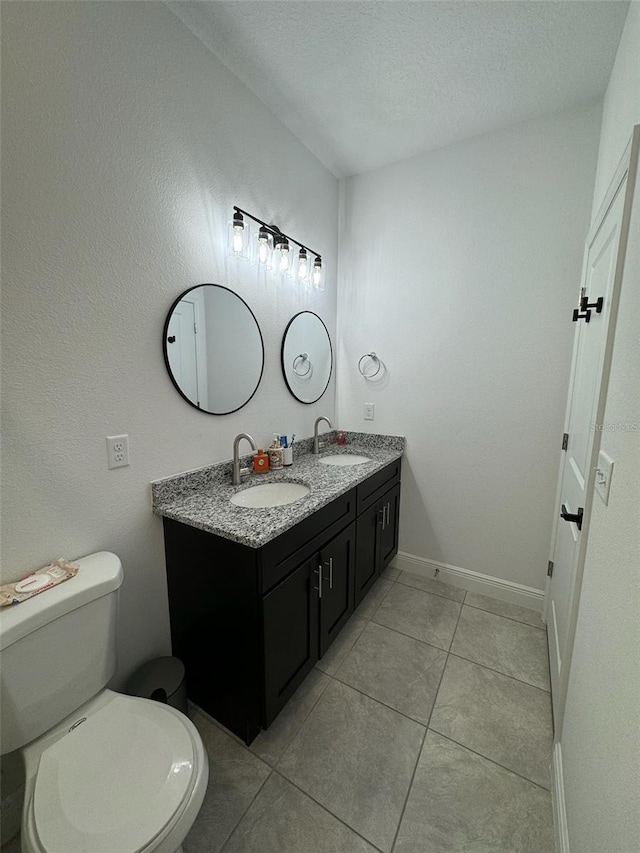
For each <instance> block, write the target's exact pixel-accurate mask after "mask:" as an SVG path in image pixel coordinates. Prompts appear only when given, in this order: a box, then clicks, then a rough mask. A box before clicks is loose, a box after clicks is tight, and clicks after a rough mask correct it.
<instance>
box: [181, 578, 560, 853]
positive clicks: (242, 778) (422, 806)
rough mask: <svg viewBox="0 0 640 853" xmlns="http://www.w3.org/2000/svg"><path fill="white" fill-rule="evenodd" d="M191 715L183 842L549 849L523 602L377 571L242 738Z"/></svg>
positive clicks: (546, 753) (536, 626) (543, 730)
mask: <svg viewBox="0 0 640 853" xmlns="http://www.w3.org/2000/svg"><path fill="white" fill-rule="evenodd" d="M194 721H195V723H196V725H197V727H198V729H199V731H200V733H201V734H202V738H203V740H204V743H205V745H206V748H207V751H208V753H209V766H210V782H209V788H208V791H207V795H206V799H205V802H204V805H203V807H202V810H201V812H200V814H199V816H198V818H197V820H196V823H195V824H194V826H193V829H192V831H191V833H190V834H189V836H188V837H187V839H186V840H185V842H184V850H185V853H219V851H221V853H375V851H381V853H392V851H393V853H553V850H554V844H553V825H552V815H551V801H550V794H549V786H550V776H549V764H550V761H551V740H552V729H551V708H550V696H549V673H548V666H547V652H546V635H545V630H544V625H543V623H542V620H541V619H540V617H539V615H538V614H537V613H535V612H534V611H531V610H526V609H524V608H522V607H516V606H514V605H510V604H505V603H503V602H500V601H496V600H494V599H491V598H487V597H486V596H482V595H475V594H472V593H465V592H464V590H459V589H456V588H454V587H451V586H447V585H445V584H443V583H440V582H437V581H434V580H429V579H426V578H422V577H418V576H416V575H410V574H407V573H405V572H402V573H401V572H398V571H397V570H396V569H388V570H387V571H386V572H385V575H384V576H383V577H382V578H381V579H380V580H379V581H378V582H377V584H376V586H375V587H374V588H373V589H372V590H371V592H370V593H369V595H368V596H367V597H366V598H365V600H364V601H363V602H362V604H361V605H360V607H359V608H358V610H357V611H356V613H355V614H354V616H353V617H352V618H351V621H350V622H349V624H348V625H347V626H346V627H345V628H344V630H343V631H342V633H341V635H340V636H339V637H338V639H337V640H336V641H335V643H334V644H333V646H332V647H331V649H330V650H329V652H328V654H327V655H326V656H325V657H324V658H323V660H321V661H320V662H319V663H318V665H317V667H316V668H315V669H314V670H313V671H312V672H311V674H310V675H309V676H308V677H307V679H306V681H305V682H304V683H303V684H302V685H301V687H300V688H299V689H298V691H297V693H296V694H295V696H294V697H293V698H292V700H291V701H290V702H289V704H288V705H287V706H286V707H285V708H284V710H283V711H282V712H281V713H280V715H279V716H278V718H277V719H276V720H275V722H274V723H273V725H272V726H271V727H270V729H269V730H268V731H266V732H263V733H261V734H260V735H259V737H258V738H257V739H256V740H255V741H254V742H253V744H251V747H249V748H246V747H245V746H244V745H242V744H241V743H240V742H239V741H238V740H236V739H235V738H234V737H233V736H230V735H229V734H227V733H226V731H224V730H223V729H222V728H220V727H219V726H218V725H217V724H215V723H214V722H213V721H212V720H211V719H210V718H209V717H208V716H207V715H206V714H204V713H203V712H201V711H199V710H198V709H195V710H194Z"/></svg>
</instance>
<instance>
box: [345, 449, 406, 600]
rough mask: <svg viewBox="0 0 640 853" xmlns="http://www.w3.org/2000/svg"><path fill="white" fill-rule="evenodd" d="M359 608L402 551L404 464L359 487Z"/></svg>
mask: <svg viewBox="0 0 640 853" xmlns="http://www.w3.org/2000/svg"><path fill="white" fill-rule="evenodd" d="M357 513H358V519H357V522H356V536H357V541H358V547H357V552H356V585H355V602H356V606H357V605H358V604H359V603H360V602H361V601H362V599H363V598H364V596H365V595H366V594H367V593H368V592H369V590H370V589H371V587H372V586H373V584H374V583H375V581H376V578H378V577H379V575H380V573H381V572H382V571H383V570H384V569H386V567H387V566H388V565H389V563H390V562H391V560H392V559H393V557H394V556H395V554H396V553H397V551H398V524H399V518H400V460H399V459H398V461H397V462H394V463H392V464H391V465H387V467H386V468H383V469H382V471H379V472H378V473H377V474H374V475H373V477H370V478H369V479H368V480H365V482H364V483H362V484H361V485H360V486H358V507H357Z"/></svg>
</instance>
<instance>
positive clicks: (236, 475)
mask: <svg viewBox="0 0 640 853" xmlns="http://www.w3.org/2000/svg"><path fill="white" fill-rule="evenodd" d="M243 438H246V440H247V441H248V442H249V444H250V445H251V447H252V448H253V452H254V453H256V452H257V450H258V448H257V447H256V443H255V441H254V440H253V439H252V438H251V436H250V435H247V433H246V432H241V433H238V435H237V436H236V437H235V438H234V439H233V468H232V471H233V474H232V477H231V482H232V483H233V485H234V486H239V485H240V483H241V482H242V475H243V474H248V473H249V469H248V468H241V467H240V453H239V451H238V445H239V444H240V442H241V441H242V439H243Z"/></svg>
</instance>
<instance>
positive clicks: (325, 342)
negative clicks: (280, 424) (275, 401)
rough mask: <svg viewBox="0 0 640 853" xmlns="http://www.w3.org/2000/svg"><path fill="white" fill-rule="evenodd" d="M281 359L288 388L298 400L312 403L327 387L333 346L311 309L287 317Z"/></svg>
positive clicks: (331, 366) (320, 321) (322, 325)
mask: <svg viewBox="0 0 640 853" xmlns="http://www.w3.org/2000/svg"><path fill="white" fill-rule="evenodd" d="M281 358H282V374H283V376H284V381H285V382H286V383H287V388H288V389H289V391H290V392H291V393H292V394H293V396H294V397H295V398H296V400H299V401H300V402H301V403H305V404H307V405H309V404H310V403H316V402H317V401H318V400H319V399H320V397H322V395H323V394H324V392H325V391H326V390H327V387H328V386H329V380H330V379H331V371H332V370H333V349H332V347H331V338H330V337H329V332H328V330H327V327H326V326H325V324H324V323H323V322H322V320H321V319H320V317H318V315H317V314H314V313H313V311H301V312H300V313H299V314H296V315H295V316H294V317H292V318H291V320H290V321H289V325H288V326H287V328H286V329H285V332H284V336H283V338H282V352H281Z"/></svg>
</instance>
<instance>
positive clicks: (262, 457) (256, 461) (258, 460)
mask: <svg viewBox="0 0 640 853" xmlns="http://www.w3.org/2000/svg"><path fill="white" fill-rule="evenodd" d="M253 470H254V471H255V473H256V474H261V473H264V472H265V471H268V470H269V457H268V456H267V454H266V453H265V452H264V450H263V449H262V448H260V449H259V450H258V452H257V453H254V455H253Z"/></svg>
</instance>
